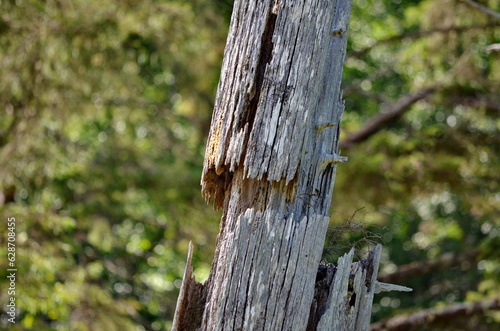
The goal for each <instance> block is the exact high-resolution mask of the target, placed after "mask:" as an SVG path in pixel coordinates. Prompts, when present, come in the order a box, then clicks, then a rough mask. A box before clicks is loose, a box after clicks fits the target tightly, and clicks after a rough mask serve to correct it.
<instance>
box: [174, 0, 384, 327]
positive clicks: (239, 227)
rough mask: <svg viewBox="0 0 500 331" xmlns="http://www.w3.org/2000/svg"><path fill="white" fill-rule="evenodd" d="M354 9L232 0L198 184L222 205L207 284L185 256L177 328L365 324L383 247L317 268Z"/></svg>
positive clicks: (320, 2)
mask: <svg viewBox="0 0 500 331" xmlns="http://www.w3.org/2000/svg"><path fill="white" fill-rule="evenodd" d="M350 9H351V0H259V1H246V0H236V1H235V3H234V9H233V16H232V19H231V26H230V31H229V36H228V40H227V45H226V50H225V54H224V61H223V67H222V73H221V79H220V82H219V87H218V92H217V99H216V103H215V109H214V114H213V117H212V124H211V129H210V134H209V138H208V143H207V150H206V155H205V164H204V170H203V178H202V182H201V184H202V193H203V194H204V196H205V197H206V198H207V200H213V201H214V202H215V206H216V207H217V208H224V214H223V216H222V220H221V225H220V233H219V236H218V239H217V248H216V252H215V258H214V261H213V264H212V270H211V274H210V277H209V279H208V280H207V282H206V283H205V284H203V285H201V284H198V283H196V282H195V281H194V279H193V278H192V276H191V266H190V259H188V267H187V269H186V275H185V278H184V282H183V286H182V290H181V294H180V296H179V301H178V305H177V310H176V316H175V320H174V330H210V331H211V330H245V331H246V330H273V331H274V330H306V329H309V330H364V329H367V327H368V323H369V316H370V312H371V299H372V298H373V293H374V290H375V285H376V278H375V277H376V274H377V269H378V258H379V256H380V248H378V249H377V250H376V252H375V253H374V254H372V256H371V258H370V261H371V262H368V261H367V262H365V263H358V264H352V253H351V254H350V255H348V256H346V257H345V258H343V260H342V261H339V265H338V267H337V268H334V267H329V268H327V267H325V268H324V270H319V269H318V266H319V263H320V259H321V254H322V250H323V246H324V239H325V234H326V230H327V226H328V223H329V217H328V211H329V208H330V201H331V196H332V190H333V183H334V179H335V172H336V169H337V164H338V163H340V162H346V161H347V158H345V157H342V156H339V155H338V154H337V153H338V139H339V125H340V119H341V116H342V113H343V109H344V106H343V101H342V96H341V92H340V82H341V77H342V66H343V61H344V56H345V49H346V40H347V28H348V23H349V15H350ZM341 265H342V268H341ZM350 279H351V283H352V284H351V285H349V284H350V283H349V280H350ZM356 291H357V292H356ZM363 291H364V294H363V293H361V292H363ZM315 292H316V293H315ZM360 308H361V309H360Z"/></svg>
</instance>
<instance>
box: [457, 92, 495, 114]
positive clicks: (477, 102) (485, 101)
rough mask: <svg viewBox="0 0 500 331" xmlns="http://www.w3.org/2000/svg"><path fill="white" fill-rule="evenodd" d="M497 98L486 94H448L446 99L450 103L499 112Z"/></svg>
mask: <svg viewBox="0 0 500 331" xmlns="http://www.w3.org/2000/svg"><path fill="white" fill-rule="evenodd" d="M497 99H498V98H496V99H495V98H491V97H490V98H489V97H486V96H479V97H467V96H465V97H464V96H459V95H455V96H449V97H448V99H447V101H448V102H449V103H451V104H454V105H456V104H460V105H465V106H469V107H473V108H478V109H481V108H483V109H486V111H488V112H491V113H493V112H498V113H500V101H499V100H497Z"/></svg>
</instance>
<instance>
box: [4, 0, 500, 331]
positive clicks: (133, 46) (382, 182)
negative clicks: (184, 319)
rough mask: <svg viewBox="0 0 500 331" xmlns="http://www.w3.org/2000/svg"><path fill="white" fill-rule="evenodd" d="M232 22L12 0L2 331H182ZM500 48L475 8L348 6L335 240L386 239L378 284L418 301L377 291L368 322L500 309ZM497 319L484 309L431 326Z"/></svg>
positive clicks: (81, 0) (111, 0)
mask: <svg viewBox="0 0 500 331" xmlns="http://www.w3.org/2000/svg"><path fill="white" fill-rule="evenodd" d="M477 3H479V4H481V5H483V6H485V7H488V8H489V9H491V10H493V11H497V12H498V11H500V4H499V2H498V1H495V0H477ZM231 10H232V1H231V0H191V1H188V0H142V1H132V0H122V1H118V0H100V1H90V0H87V1H85V0H64V1H61V0H0V219H1V220H2V221H1V222H2V223H1V224H2V225H1V226H0V243H1V245H0V288H1V291H0V304H1V309H0V313H1V317H0V328H5V327H9V330H107V331H113V330H120V331H125V330H168V329H170V325H171V320H172V317H173V313H174V310H175V302H176V299H177V295H178V289H179V286H180V284H181V280H182V274H183V272H184V267H185V258H186V253H187V247H188V243H189V241H193V243H194V245H195V255H194V261H193V263H194V266H195V274H196V277H197V279H198V280H201V281H203V280H204V279H206V277H207V276H208V273H209V271H210V263H211V260H212V256H213V251H214V245H215V237H216V235H217V232H218V221H219V218H220V215H221V214H220V211H214V210H213V207H212V206H210V205H207V204H205V202H204V201H203V200H202V198H201V195H200V187H199V181H200V176H201V170H202V164H203V155H204V148H205V145H204V144H205V140H206V136H207V134H208V129H209V126H210V117H211V111H212V108H213V104H214V98H215V90H216V86H217V82H218V78H219V74H220V66H221V61H222V57H223V51H224V44H225V39H226V35H227V31H228V27H229V22H230V16H231ZM499 43H500V20H498V19H495V16H494V14H492V13H488V12H486V11H484V10H480V9H477V8H475V7H472V6H471V5H470V4H469V3H467V1H460V0H423V1H417V0H414V1H406V0H405V1H402V0H354V7H353V13H352V20H351V24H350V31H349V42H348V54H347V56H346V66H345V73H344V77H345V78H344V86H343V89H344V97H345V99H346V111H345V115H344V117H343V124H342V128H341V135H342V141H343V142H342V147H341V148H342V155H346V156H348V157H349V163H347V164H344V165H341V166H339V169H338V175H337V181H336V184H335V192H334V200H333V206H332V210H331V214H332V217H331V218H332V229H331V230H330V232H329V238H331V237H334V238H337V240H338V242H342V243H345V242H346V241H347V242H351V243H357V246H358V248H360V252H361V251H362V249H363V247H365V246H366V245H369V244H370V243H373V242H380V243H382V244H383V245H384V253H383V260H382V264H381V272H382V274H384V275H385V276H386V277H391V275H392V277H393V278H392V279H397V280H396V282H397V283H398V284H400V285H406V286H410V287H412V288H413V289H414V291H413V292H412V293H410V294H408V293H404V294H380V295H378V297H377V301H376V303H375V305H374V310H373V312H374V317H373V321H378V320H381V319H384V318H388V317H390V316H394V315H397V314H402V313H411V312H417V311H421V310H423V309H433V308H439V307H448V306H453V305H457V304H459V303H471V302H480V303H481V302H491V300H492V299H498V298H499V297H500V267H499V261H500V259H499V257H500V253H499V250H500V237H499V236H500V227H499V225H500V220H499V218H500V189H499V177H500V175H499V174H500V159H499V148H500V134H499V128H500V118H499V114H500V97H499V95H500V47H499V46H500V45H499ZM370 125H371V126H370ZM370 127H371V128H372V130H369V128H370ZM373 128H374V129H373ZM8 217H15V218H16V234H17V236H16V239H17V241H16V245H17V251H16V254H17V255H16V264H17V268H18V273H17V276H18V278H17V290H18V292H17V295H16V298H17V304H18V306H17V307H18V322H17V323H16V324H15V325H10V324H9V323H8V322H7V316H6V315H5V308H6V307H5V304H6V303H7V300H8V295H7V290H6V289H7V287H8V279H7V278H6V275H7V271H6V270H7V247H6V239H7V225H6V223H7V218H8ZM346 222H347V223H346ZM345 224H354V225H356V226H354V228H355V229H359V227H358V225H360V226H362V229H363V230H356V231H353V232H352V233H349V232H338V229H342V226H343V225H345ZM335 226H336V227H337V228H335ZM336 229H337V230H336ZM336 231H337V232H336ZM367 236H369V238H368V239H369V240H363V238H366V237H367ZM342 245H344V244H342ZM365 248H366V247H365ZM343 249H344V250H345V249H348V248H345V247H344V246H341V245H339V246H338V247H337V248H335V249H333V250H330V251H328V254H326V255H325V258H326V259H329V258H332V251H333V252H334V254H333V255H338V254H341V253H342V252H343V251H342V250H343ZM360 254H362V253H360ZM333 260H334V258H333ZM330 262H331V261H330ZM417 262H418V263H420V264H417V267H416V268H415V269H411V267H412V266H413V267H415V264H411V263H417ZM405 267H406V268H410V269H409V270H414V271H413V272H410V273H406V274H404V273H403V274H402V273H401V270H403V271H404V268H405ZM415 270H418V272H417V271H415ZM394 277H396V278H394ZM397 277H399V278H397ZM386 279H390V278H386ZM488 300H490V301H488ZM490 308H491V307H490ZM493 308H494V307H493ZM497 309H498V307H497ZM499 325H500V313H499V311H498V310H495V309H488V310H485V311H482V312H481V313H477V314H474V315H470V316H464V315H459V316H454V318H453V319H452V320H445V319H440V318H437V319H436V320H435V321H434V322H433V324H428V325H427V326H425V327H421V328H420V330H441V329H442V330H464V329H472V328H474V329H475V330H493V329H496V328H497V327H499Z"/></svg>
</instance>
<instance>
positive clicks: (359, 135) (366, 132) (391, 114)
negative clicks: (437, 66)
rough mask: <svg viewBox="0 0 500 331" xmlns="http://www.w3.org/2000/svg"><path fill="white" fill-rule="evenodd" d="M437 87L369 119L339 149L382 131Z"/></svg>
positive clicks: (341, 143)
mask: <svg viewBox="0 0 500 331" xmlns="http://www.w3.org/2000/svg"><path fill="white" fill-rule="evenodd" d="M438 88H439V86H437V85H435V86H431V87H428V88H425V89H422V90H420V91H418V92H417V93H415V94H412V95H409V96H405V97H403V98H401V99H399V100H398V101H397V102H396V103H395V104H394V105H393V106H392V107H390V108H389V109H388V110H387V111H384V112H382V113H380V114H378V115H376V116H374V117H372V118H371V119H369V120H368V122H367V123H366V124H365V125H364V127H362V128H361V130H359V131H358V132H356V133H354V134H351V135H349V136H348V137H347V138H346V139H344V140H342V141H341V142H340V149H347V148H350V147H352V146H353V145H355V144H357V143H360V142H362V141H365V140H366V139H368V137H370V136H372V135H374V134H375V133H377V132H378V131H380V130H382V129H383V128H384V127H385V126H386V125H387V124H389V123H391V122H394V121H395V120H397V119H398V118H399V117H401V116H402V115H403V114H404V113H405V112H406V111H407V110H409V109H410V108H411V106H412V105H413V104H415V103H416V102H417V101H420V100H423V99H425V98H427V97H428V96H430V95H431V94H433V93H434V92H436V90H438Z"/></svg>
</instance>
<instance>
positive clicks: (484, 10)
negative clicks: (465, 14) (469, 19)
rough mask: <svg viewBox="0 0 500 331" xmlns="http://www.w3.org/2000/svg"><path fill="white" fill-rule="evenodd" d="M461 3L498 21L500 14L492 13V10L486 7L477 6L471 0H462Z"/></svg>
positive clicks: (477, 4)
mask: <svg viewBox="0 0 500 331" xmlns="http://www.w3.org/2000/svg"><path fill="white" fill-rule="evenodd" d="M462 1H463V2H465V3H466V4H468V5H469V6H471V7H473V8H474V9H476V10H478V11H480V12H481V13H483V14H486V15H488V16H492V17H494V18H495V19H497V20H500V13H497V12H496V11H493V10H491V9H489V8H488V7H485V6H483V5H481V4H479V3H477V2H475V1H472V0H462Z"/></svg>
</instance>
